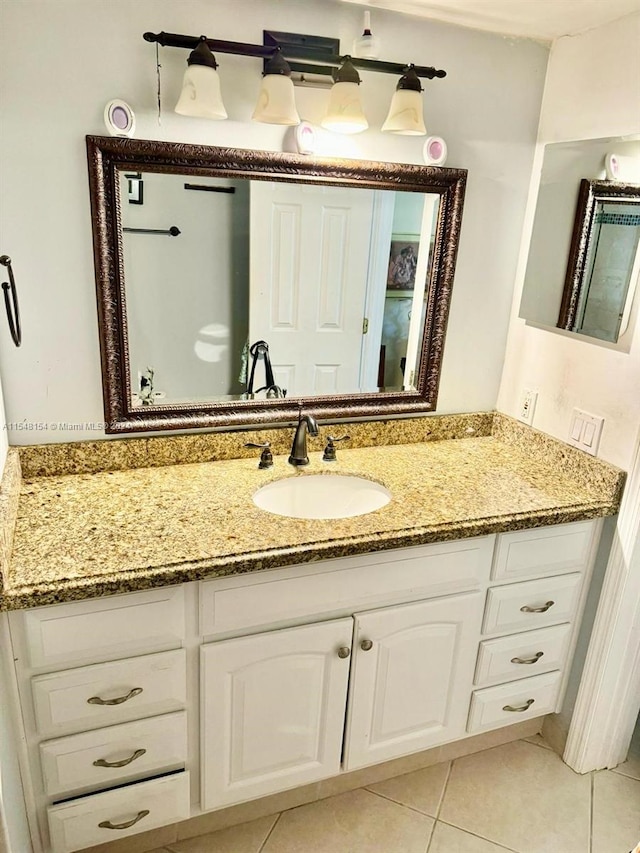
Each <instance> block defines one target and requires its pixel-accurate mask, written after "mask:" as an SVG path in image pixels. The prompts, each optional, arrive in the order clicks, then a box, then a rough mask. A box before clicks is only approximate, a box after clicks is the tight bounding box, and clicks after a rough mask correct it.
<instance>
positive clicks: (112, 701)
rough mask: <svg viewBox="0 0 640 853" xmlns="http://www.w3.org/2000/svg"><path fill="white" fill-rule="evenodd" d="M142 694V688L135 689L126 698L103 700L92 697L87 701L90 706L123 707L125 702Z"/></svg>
mask: <svg viewBox="0 0 640 853" xmlns="http://www.w3.org/2000/svg"><path fill="white" fill-rule="evenodd" d="M141 693H142V687H134V688H133V690H130V691H129V692H128V693H127V695H126V696H118V698H117V699H101V698H100V697H99V696H92V697H91V699H87V703H88V704H89V705H122V703H123V702H128V701H129V699H133V697H134V696H139V695H140V694H141Z"/></svg>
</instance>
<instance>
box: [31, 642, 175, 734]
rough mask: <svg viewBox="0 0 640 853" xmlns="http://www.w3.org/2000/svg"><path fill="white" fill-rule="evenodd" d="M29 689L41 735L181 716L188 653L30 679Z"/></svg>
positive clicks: (124, 661) (155, 656) (152, 656)
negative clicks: (168, 714) (152, 717)
mask: <svg viewBox="0 0 640 853" xmlns="http://www.w3.org/2000/svg"><path fill="white" fill-rule="evenodd" d="M31 688H32V693H33V704H34V711H35V719H36V727H37V729H38V732H39V733H40V734H43V735H49V734H70V733H71V732H73V731H78V730H82V729H91V728H98V727H100V726H108V725H110V724H111V723H120V722H123V721H124V720H134V719H137V718H140V717H147V716H150V715H153V714H162V713H165V712H167V711H177V710H180V709H181V708H182V707H183V706H184V705H185V702H186V668H185V652H184V649H176V650H175V651H172V652H160V653H159V654H155V655H144V656H143V657H139V658H129V659H128V660H120V661H113V662H110V663H99V664H95V665H94V666H83V667H79V668H78V669H69V670H66V671H64V672H54V673H51V674H50V675H40V676H38V677H37V678H33V679H32V680H31ZM90 700H99V701H90ZM110 703H112V704H110Z"/></svg>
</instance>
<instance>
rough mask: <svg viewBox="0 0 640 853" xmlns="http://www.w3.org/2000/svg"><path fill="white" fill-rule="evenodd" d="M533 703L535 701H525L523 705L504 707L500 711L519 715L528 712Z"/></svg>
mask: <svg viewBox="0 0 640 853" xmlns="http://www.w3.org/2000/svg"><path fill="white" fill-rule="evenodd" d="M535 701H536V700H535V699H527V701H526V702H525V704H524V705H504V706H503V708H502V710H503V711H517V712H518V713H519V714H520V713H522V711H528V710H529V708H530V707H531V706H532V705H533V703H534V702H535Z"/></svg>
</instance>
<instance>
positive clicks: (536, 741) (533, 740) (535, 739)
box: [525, 734, 551, 749]
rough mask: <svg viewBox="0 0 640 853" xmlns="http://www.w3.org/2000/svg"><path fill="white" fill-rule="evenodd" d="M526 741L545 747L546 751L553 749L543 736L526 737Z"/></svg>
mask: <svg viewBox="0 0 640 853" xmlns="http://www.w3.org/2000/svg"><path fill="white" fill-rule="evenodd" d="M525 740H526V742H527V743H534V744H535V745H536V746H542V747H544V749H551V746H550V745H549V744H548V743H547V742H546V740H545V739H544V738H543V737H542V735H541V734H537V735H534V736H533V737H526V738H525Z"/></svg>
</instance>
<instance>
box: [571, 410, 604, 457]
mask: <svg viewBox="0 0 640 853" xmlns="http://www.w3.org/2000/svg"><path fill="white" fill-rule="evenodd" d="M603 425H604V418H601V417H600V416H599V415H592V414H590V413H589V412H583V411H582V410H581V409H574V410H573V414H572V415H571V425H570V427H569V438H568V439H567V441H568V443H569V444H571V445H573V447H579V448H580V450H584V451H585V453H590V454H591V455H592V456H595V455H596V453H597V452H598V445H599V444H600V436H601V435H602V427H603Z"/></svg>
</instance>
